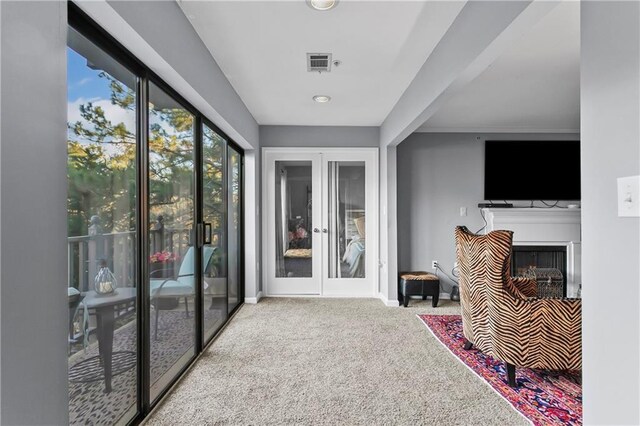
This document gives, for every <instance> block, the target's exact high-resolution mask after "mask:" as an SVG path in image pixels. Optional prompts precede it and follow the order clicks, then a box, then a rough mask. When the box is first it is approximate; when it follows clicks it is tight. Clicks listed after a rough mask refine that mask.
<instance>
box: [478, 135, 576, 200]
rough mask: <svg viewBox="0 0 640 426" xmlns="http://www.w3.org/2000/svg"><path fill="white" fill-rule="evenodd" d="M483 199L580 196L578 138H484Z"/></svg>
mask: <svg viewBox="0 0 640 426" xmlns="http://www.w3.org/2000/svg"><path fill="white" fill-rule="evenodd" d="M484 198H485V200H492V201H493V200H580V141H486V142H485V162H484Z"/></svg>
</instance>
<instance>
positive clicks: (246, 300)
mask: <svg viewBox="0 0 640 426" xmlns="http://www.w3.org/2000/svg"><path fill="white" fill-rule="evenodd" d="M260 299H262V292H261V291H259V292H258V294H257V295H256V297H245V298H244V303H250V304H252V305H255V304H256V303H258V302H259V301H260Z"/></svg>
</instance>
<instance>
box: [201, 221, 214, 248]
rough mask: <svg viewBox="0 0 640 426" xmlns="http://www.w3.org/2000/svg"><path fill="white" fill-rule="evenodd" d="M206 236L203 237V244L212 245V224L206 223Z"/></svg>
mask: <svg viewBox="0 0 640 426" xmlns="http://www.w3.org/2000/svg"><path fill="white" fill-rule="evenodd" d="M203 225H204V235H203V241H202V244H203V245H205V244H211V229H212V227H211V224H210V223H204V224H203Z"/></svg>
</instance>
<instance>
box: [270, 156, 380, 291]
mask: <svg viewBox="0 0 640 426" xmlns="http://www.w3.org/2000/svg"><path fill="white" fill-rule="evenodd" d="M377 166H378V164H377V150H376V149H366V148H363V149H341V148H336V149H322V150H320V149H308V148H299V149H286V150H283V149H279V148H265V149H264V150H263V194H264V197H263V208H264V210H263V211H264V212H265V215H264V219H263V220H264V223H263V229H264V232H263V234H264V238H263V253H264V262H263V263H264V265H265V268H264V278H265V284H266V285H265V289H266V294H267V295H269V296H285V295H291V296H295V295H309V296H327V297H331V296H342V297H372V296H374V295H375V293H376V289H377V271H376V260H377V249H378V247H377V245H378V239H377V234H378V232H377V226H378V225H377V224H378V215H377V207H378V199H377V187H378V177H377Z"/></svg>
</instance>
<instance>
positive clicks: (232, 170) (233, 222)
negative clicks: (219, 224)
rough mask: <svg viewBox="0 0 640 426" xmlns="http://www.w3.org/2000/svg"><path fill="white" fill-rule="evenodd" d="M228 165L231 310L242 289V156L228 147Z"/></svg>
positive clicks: (237, 300)
mask: <svg viewBox="0 0 640 426" xmlns="http://www.w3.org/2000/svg"><path fill="white" fill-rule="evenodd" d="M228 167H229V188H228V195H227V197H228V203H229V213H228V216H227V220H228V229H229V246H228V247H229V304H228V309H229V312H231V311H232V310H233V309H234V308H235V307H236V306H238V304H239V303H240V297H241V295H242V291H241V288H240V286H241V285H242V282H241V281H240V277H241V276H242V274H241V271H240V267H241V263H240V259H241V258H242V238H241V237H242V236H241V228H240V226H241V224H242V210H241V208H240V203H241V202H242V198H241V197H242V194H241V191H242V190H241V185H242V175H241V173H242V157H241V156H240V154H239V153H238V152H236V151H235V150H234V149H233V148H231V147H229V156H228Z"/></svg>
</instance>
